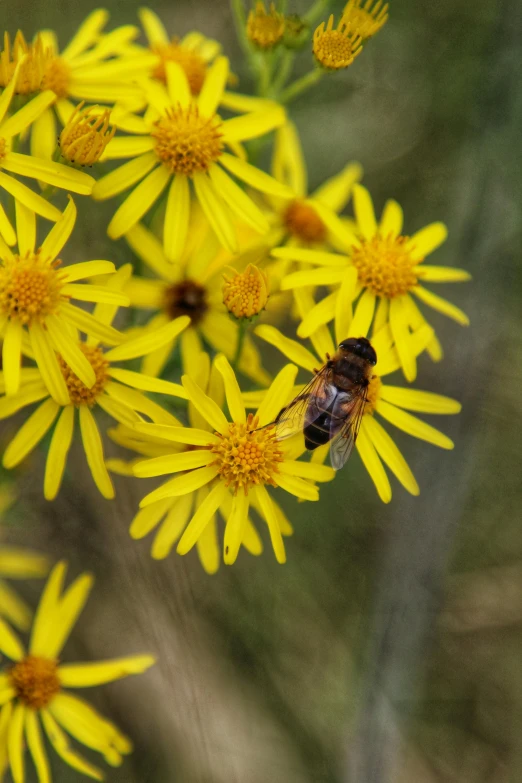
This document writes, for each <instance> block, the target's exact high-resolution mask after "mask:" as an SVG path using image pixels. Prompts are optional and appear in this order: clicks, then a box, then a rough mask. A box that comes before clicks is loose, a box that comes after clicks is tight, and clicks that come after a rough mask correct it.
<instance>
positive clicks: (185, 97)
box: [165, 61, 192, 109]
mask: <svg viewBox="0 0 522 783" xmlns="http://www.w3.org/2000/svg"><path fill="white" fill-rule="evenodd" d="M165 73H166V77H167V92H168V95H169V98H170V102H171V104H172V105H173V106H177V105H178V104H179V105H180V106H181V107H182V108H183V109H186V108H188V106H190V104H191V102H192V93H191V91H190V85H189V83H188V79H187V76H186V74H185V71H184V70H183V68H182V67H181V65H180V64H179V63H175V62H168V61H167V62H166V63H165Z"/></svg>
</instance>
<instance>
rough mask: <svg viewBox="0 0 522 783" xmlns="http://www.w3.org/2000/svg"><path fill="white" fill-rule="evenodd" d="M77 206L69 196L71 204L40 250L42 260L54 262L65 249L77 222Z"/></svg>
mask: <svg viewBox="0 0 522 783" xmlns="http://www.w3.org/2000/svg"><path fill="white" fill-rule="evenodd" d="M76 214H77V213H76V206H75V204H74V201H73V200H72V198H71V197H70V196H69V202H68V204H67V207H66V208H65V210H64V212H63V213H62V215H61V216H60V219H59V220H58V221H57V222H56V224H55V225H54V226H53V227H52V229H51V230H50V231H49V233H48V234H47V236H46V237H45V239H44V241H43V242H42V247H41V250H40V253H41V256H42V258H46V259H49V261H54V259H55V258H56V257H57V256H58V254H59V253H60V251H61V250H62V249H63V247H64V245H65V243H66V242H67V240H68V239H69V237H70V236H71V233H72V230H73V228H74V224H75V222H76Z"/></svg>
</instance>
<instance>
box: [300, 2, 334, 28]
mask: <svg viewBox="0 0 522 783" xmlns="http://www.w3.org/2000/svg"><path fill="white" fill-rule="evenodd" d="M329 5H330V0H315V3H314V4H313V5H311V6H310V8H309V9H308V11H307V12H306V14H305V15H304V16H303V19H304V20H305V21H306V22H308V24H309V25H312V24H313V23H314V22H315V21H316V20H317V19H319V17H320V16H322V15H323V14H324V12H325V11H326V9H327V8H328V6H329Z"/></svg>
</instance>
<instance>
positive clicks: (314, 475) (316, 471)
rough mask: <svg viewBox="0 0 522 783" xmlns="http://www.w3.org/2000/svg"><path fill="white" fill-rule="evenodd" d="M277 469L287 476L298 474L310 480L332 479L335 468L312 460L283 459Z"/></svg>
mask: <svg viewBox="0 0 522 783" xmlns="http://www.w3.org/2000/svg"><path fill="white" fill-rule="evenodd" d="M279 470H280V471H281V473H284V474H285V475H287V476H299V477H300V478H303V479H309V480H310V481H332V480H333V479H334V478H335V470H334V469H333V468H330V467H328V466H327V465H318V464H315V463H313V462H300V461H299V460H285V461H284V462H282V463H281V464H280V466H279Z"/></svg>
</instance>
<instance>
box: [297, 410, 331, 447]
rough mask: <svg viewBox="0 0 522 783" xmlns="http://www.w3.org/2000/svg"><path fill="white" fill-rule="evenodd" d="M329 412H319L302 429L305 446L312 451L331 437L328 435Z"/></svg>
mask: <svg viewBox="0 0 522 783" xmlns="http://www.w3.org/2000/svg"><path fill="white" fill-rule="evenodd" d="M330 420H331V413H330V411H329V410H327V411H324V413H321V415H320V416H318V417H317V419H316V420H315V421H314V422H313V423H312V424H308V425H307V426H306V427H305V428H304V430H303V433H304V438H305V446H306V448H307V449H309V451H313V450H314V449H316V448H317V447H318V446H324V444H325V443H328V441H329V440H330V438H331V435H330Z"/></svg>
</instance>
